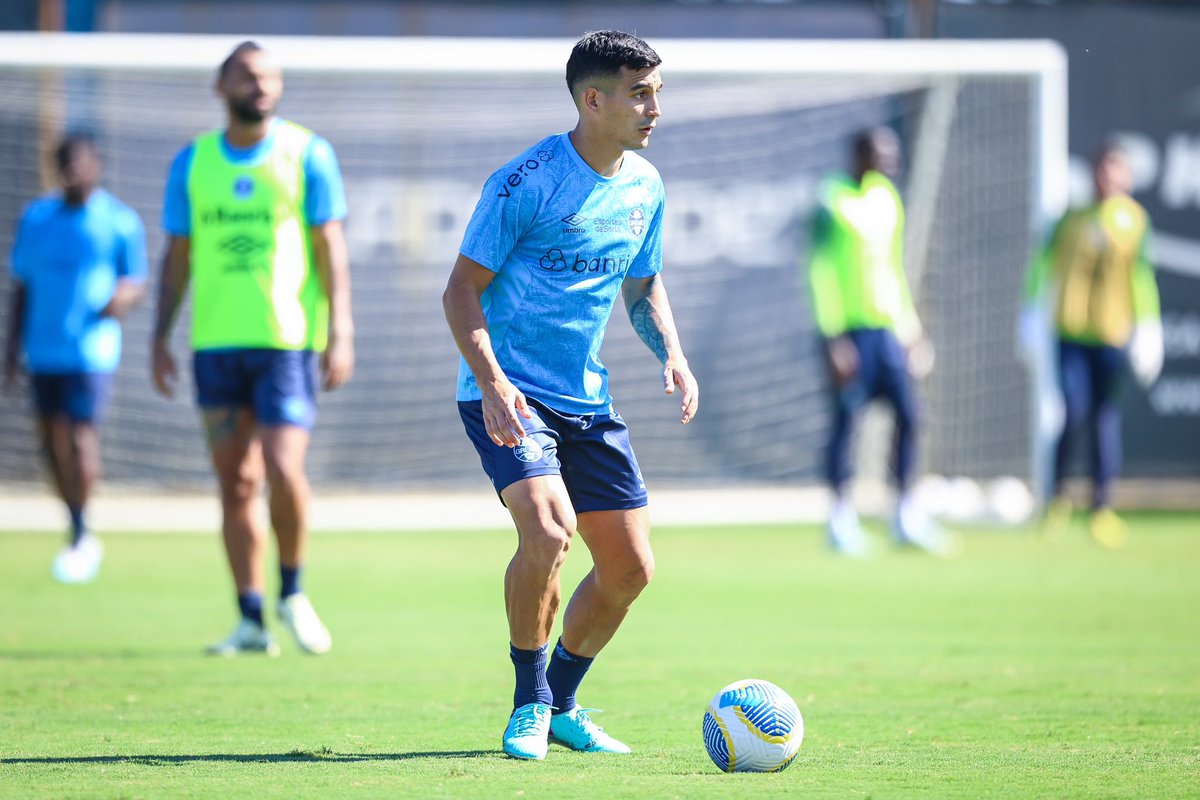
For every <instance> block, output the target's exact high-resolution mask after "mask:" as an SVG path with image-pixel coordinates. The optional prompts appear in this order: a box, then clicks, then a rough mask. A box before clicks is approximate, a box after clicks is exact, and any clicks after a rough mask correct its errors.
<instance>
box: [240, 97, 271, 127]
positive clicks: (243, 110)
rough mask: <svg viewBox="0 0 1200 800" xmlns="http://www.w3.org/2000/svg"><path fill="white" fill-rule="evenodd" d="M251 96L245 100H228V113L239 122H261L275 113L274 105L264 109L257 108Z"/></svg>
mask: <svg viewBox="0 0 1200 800" xmlns="http://www.w3.org/2000/svg"><path fill="white" fill-rule="evenodd" d="M254 103H255V100H254V99H253V98H251V99H246V100H230V101H229V113H230V114H232V115H233V116H234V117H235V118H236V119H237V120H238V121H239V122H262V121H263V120H265V119H266V118H267V117H269V116H271V115H272V114H273V113H275V107H274V106H272V107H271V108H269V109H267V110H266V111H261V110H259V109H258V108H257V107H256V106H255V105H254Z"/></svg>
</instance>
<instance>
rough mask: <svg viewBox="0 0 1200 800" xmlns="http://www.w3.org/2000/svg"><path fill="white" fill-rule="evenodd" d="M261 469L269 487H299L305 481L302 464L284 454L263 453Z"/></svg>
mask: <svg viewBox="0 0 1200 800" xmlns="http://www.w3.org/2000/svg"><path fill="white" fill-rule="evenodd" d="M263 467H264V468H265V470H266V474H267V480H268V481H269V482H270V484H271V486H299V485H302V484H303V483H304V482H305V481H306V480H307V478H306V477H305V474H304V463H303V462H302V461H300V460H299V459H296V458H290V457H288V456H287V455H285V454H280V453H264V454H263Z"/></svg>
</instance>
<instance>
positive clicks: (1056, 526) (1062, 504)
mask: <svg viewBox="0 0 1200 800" xmlns="http://www.w3.org/2000/svg"><path fill="white" fill-rule="evenodd" d="M1071 512H1072V508H1071V498H1069V497H1066V496H1065V495H1060V496H1058V497H1055V498H1054V499H1053V500H1051V501H1050V503H1049V505H1047V506H1046V514H1045V516H1043V517H1042V525H1041V533H1042V535H1043V536H1045V537H1046V538H1048V539H1053V538H1056V537H1058V536H1062V535H1063V534H1064V533H1065V532H1066V530H1067V528H1068V527H1069V526H1070V525H1071Z"/></svg>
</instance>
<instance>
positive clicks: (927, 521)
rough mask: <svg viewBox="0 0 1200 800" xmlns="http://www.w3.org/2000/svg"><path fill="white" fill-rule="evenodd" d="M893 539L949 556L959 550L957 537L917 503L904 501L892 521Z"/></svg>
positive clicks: (938, 554)
mask: <svg viewBox="0 0 1200 800" xmlns="http://www.w3.org/2000/svg"><path fill="white" fill-rule="evenodd" d="M892 539H893V540H894V541H895V542H896V544H897V545H898V546H900V547H914V548H916V549H918V550H924V551H925V552H926V553H930V554H931V555H935V556H940V557H942V558H949V557H950V556H953V555H955V554H956V553H957V552H958V544H957V542H956V540H955V537H954V536H952V535H951V534H950V533H949V532H947V531H946V529H944V528H943V527H942V526H941V525H939V524H938V523H937V522H936V521H935V520H934V519H933V518H932V517H930V516H929V515H928V514H926V513H925V512H924V511H923V510H922V509H920V508H918V507H917V506H916V505H915V504H910V503H902V504H901V506H900V510H899V511H898V512H897V513H896V519H895V520H894V521H893V522H892Z"/></svg>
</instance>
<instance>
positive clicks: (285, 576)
mask: <svg viewBox="0 0 1200 800" xmlns="http://www.w3.org/2000/svg"><path fill="white" fill-rule="evenodd" d="M217 92H218V93H219V94H220V95H221V97H222V98H223V99H224V101H225V106H226V112H227V126H226V127H225V128H224V129H223V130H216V131H210V132H208V133H206V134H203V135H201V136H200V137H198V138H197V139H196V140H195V141H193V142H192V143H191V144H189V145H188V146H187V147H185V148H184V149H183V150H182V151H181V152H180V153H179V155H178V156H177V157H176V158H175V161H174V163H173V164H172V165H171V172H170V175H169V177H168V180H167V188H166V198H165V202H164V206H163V225H164V227H165V228H166V231H167V234H168V235H169V237H170V239H169V243H168V246H167V252H166V254H165V256H164V258H163V281H162V286H161V290H160V294H159V299H158V318H157V323H156V325H155V331H154V353H153V359H154V363H153V369H154V382H155V386H156V388H157V389H158V390H159V392H161V393H162V394H163V395H165V396H170V395H171V393H172V391H173V388H174V383H175V380H176V376H177V372H176V366H175V360H174V358H173V356H172V355H171V352H170V348H169V347H168V343H169V340H170V333H171V327H172V325H173V323H174V320H175V314H176V312H177V311H178V309H179V306H180V304H181V303H182V301H183V297H184V294H185V293H186V292H187V289H188V285H189V283H190V284H191V287H192V320H191V322H192V326H191V327H192V330H191V342H192V349H193V358H192V367H193V374H194V377H195V387H196V401H197V404H198V405H199V406H200V408H201V410H202V414H203V419H204V427H205V430H206V432H207V435H208V447H209V453H210V455H211V457H212V463H213V469H214V471H215V472H216V476H217V482H218V484H219V487H220V496H221V508H222V512H223V517H222V533H223V537H224V543H225V552H226V555H227V556H228V558H229V566H230V570H231V572H232V573H233V582H234V585H235V588H236V591H237V603H238V610H239V612H240V618H239V620H238V623H237V625H236V626H235V628H234V630H233V632H232V633H231V634H230V635H229V636H228V637H227V638H226V639H224V640H223V641H221V642H218V643H217V644H215V645H213V646H212V647H210V648H209V652H211V653H213V654H216V655H235V654H238V653H243V652H265V653H268V654H274V653H276V652H278V644H276V642H275V641H274V637H272V636H271V634H270V632H269V631H267V630H266V627H265V625H264V619H263V593H264V587H265V583H266V577H265V561H266V538H267V532H266V530H265V529H264V527H263V526H262V524H261V523H260V522H259V518H258V514H257V513H256V509H255V505H256V504H257V503H258V498H259V494H260V493H261V490H262V486H263V484H264V483H266V484H267V485H268V486H269V488H270V501H269V504H268V505H269V508H270V520H271V527H272V528H273V529H274V531H275V539H276V542H277V543H278V548H279V616H280V619H281V620H282V621H283V623H284V625H285V626H286V627H287V628H288V629H289V630H290V631H291V633H292V635H293V637H294V638H295V640H296V643H297V644H298V645H299V646H300V648H301V649H302V650H304V651H306V652H308V653H313V654H321V653H325V652H327V651H328V650H329V649H330V647H331V646H332V639H331V637H330V634H329V631H328V629H326V627H325V625H324V624H323V623H322V622H321V620H320V618H319V617H318V616H317V613H316V611H315V610H314V609H313V606H312V603H311V602H310V601H309V599H308V596H307V595H306V594H305V593H304V592H303V591H302V590H301V586H300V577H301V570H302V567H303V563H304V557H305V551H306V547H307V542H308V501H309V492H310V490H309V483H308V478H307V476H306V475H305V470H304V460H305V455H306V453H307V451H308V443H309V436H310V431H311V429H312V426H313V424H314V422H315V421H316V414H317V383H318V379H317V377H318V376H317V373H318V362H319V370H320V372H321V373H323V376H324V381H323V386H324V388H325V389H327V390H331V389H336V388H337V387H339V386H341V385H342V384H343V383H345V382H346V381H347V380H349V378H350V375H351V372H352V371H353V367H354V345H353V335H354V329H353V320H352V318H351V314H350V266H349V259H348V255H347V250H346V240H345V236H344V233H343V230H342V221H343V220H344V219H345V217H346V197H345V192H344V190H343V187H342V178H341V173H340V171H339V169H338V164H337V159H336V157H335V155H334V152H333V148H332V147H331V146H330V145H329V142H327V141H326V140H325V139H323V138H321V137H320V136H317V135H316V134H314V133H313V132H312V131H309V130H306V129H304V128H302V127H300V126H299V125H296V124H294V123H291V122H288V121H285V120H281V119H277V118H276V117H275V107H276V105H277V104H278V102H279V99H280V97H281V96H282V94H283V73H282V70H281V69H280V67H279V65H278V64H277V63H276V62H275V60H274V59H273V58H272V57H271V56H270V54H269V53H268V52H267V51H266V50H264V49H263V48H262V47H260V46H259V45H258V44H256V43H254V42H243V43H242V44H240V45H238V46H237V47H236V48H234V50H233V52H232V53H230V55H229V57H228V58H226V59H225V61H224V63H222V65H221V67H220V69H219V71H218V76H217Z"/></svg>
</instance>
